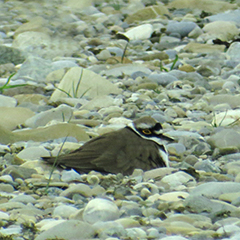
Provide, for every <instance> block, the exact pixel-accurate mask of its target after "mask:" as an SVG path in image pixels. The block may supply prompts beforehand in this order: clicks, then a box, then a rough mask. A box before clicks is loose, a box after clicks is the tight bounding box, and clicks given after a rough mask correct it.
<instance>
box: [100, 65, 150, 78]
mask: <svg viewBox="0 0 240 240" xmlns="http://www.w3.org/2000/svg"><path fill="white" fill-rule="evenodd" d="M138 71H140V72H143V73H145V74H147V75H149V74H150V73H151V70H150V69H149V68H146V67H144V66H141V65H136V64H135V65H134V64H131V66H129V65H125V66H124V65H123V64H121V66H116V67H115V66H114V67H112V68H111V69H109V70H103V71H102V72H101V74H105V75H106V76H113V77H120V76H122V75H123V74H124V75H128V76H131V75H132V74H134V73H135V72H138Z"/></svg>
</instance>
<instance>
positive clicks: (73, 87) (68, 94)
mask: <svg viewBox="0 0 240 240" xmlns="http://www.w3.org/2000/svg"><path fill="white" fill-rule="evenodd" d="M82 76H83V69H82V71H81V73H80V77H79V80H78V82H77V86H76V87H75V86H74V82H73V83H72V92H73V95H71V94H70V93H69V92H67V91H65V90H64V89H61V88H59V87H55V88H56V89H58V90H59V91H61V92H63V93H65V94H66V95H67V96H68V97H70V98H77V93H78V90H79V87H80V83H81V80H82ZM90 89H91V87H89V88H88V89H87V90H86V91H84V92H83V94H82V95H81V96H80V97H79V98H82V97H83V96H84V95H85V94H86V93H87V92H88V91H89V90H90Z"/></svg>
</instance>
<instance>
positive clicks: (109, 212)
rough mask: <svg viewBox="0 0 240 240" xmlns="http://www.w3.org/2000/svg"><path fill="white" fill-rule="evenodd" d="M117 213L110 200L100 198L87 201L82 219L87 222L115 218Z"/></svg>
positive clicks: (117, 215)
mask: <svg viewBox="0 0 240 240" xmlns="http://www.w3.org/2000/svg"><path fill="white" fill-rule="evenodd" d="M119 215H120V213H119V210H118V208H117V206H116V205H115V204H114V203H113V202H112V201H110V200H108V199H101V198H95V199H93V200H91V201H89V202H88V204H87V205H86V207H85V209H84V211H83V219H84V221H86V222H88V223H95V222H98V221H103V222H105V221H110V220H115V219H117V218H118V217H119Z"/></svg>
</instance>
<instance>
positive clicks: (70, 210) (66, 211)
mask: <svg viewBox="0 0 240 240" xmlns="http://www.w3.org/2000/svg"><path fill="white" fill-rule="evenodd" d="M77 210H78V209H77V208H75V207H73V206H69V205H64V204H61V205H59V206H57V207H55V208H54V210H53V213H52V217H53V218H65V219H68V218H69V217H70V216H71V214H74V213H75V212H77Z"/></svg>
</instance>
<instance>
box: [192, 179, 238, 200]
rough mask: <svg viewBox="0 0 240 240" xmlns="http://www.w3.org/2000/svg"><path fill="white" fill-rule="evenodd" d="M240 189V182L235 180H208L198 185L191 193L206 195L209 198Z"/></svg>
mask: <svg viewBox="0 0 240 240" xmlns="http://www.w3.org/2000/svg"><path fill="white" fill-rule="evenodd" d="M239 191H240V183H235V182H208V183H203V184H201V185H198V186H197V187H195V188H194V189H193V190H191V195H194V196H195V195H196V196H205V197H207V198H215V199H216V198H218V197H219V195H221V194H223V193H232V192H239Z"/></svg>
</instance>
